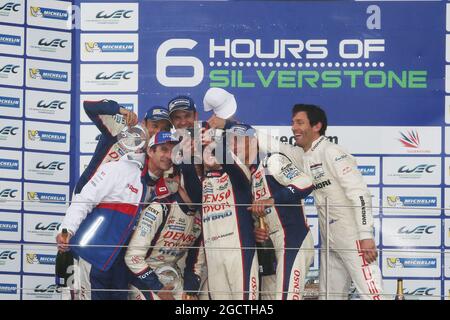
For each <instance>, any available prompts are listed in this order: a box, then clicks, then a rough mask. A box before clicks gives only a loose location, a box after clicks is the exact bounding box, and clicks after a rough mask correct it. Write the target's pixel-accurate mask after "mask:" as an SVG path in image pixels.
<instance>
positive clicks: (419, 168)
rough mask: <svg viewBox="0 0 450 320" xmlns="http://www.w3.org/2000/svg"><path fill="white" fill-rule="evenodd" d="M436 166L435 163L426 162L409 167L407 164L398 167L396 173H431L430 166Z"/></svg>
mask: <svg viewBox="0 0 450 320" xmlns="http://www.w3.org/2000/svg"><path fill="white" fill-rule="evenodd" d="M434 167H436V165H427V164H419V165H418V166H416V167H414V168H412V169H410V168H408V166H401V167H400V168H399V169H398V173H424V172H426V173H433V172H434V171H433V170H432V168H434Z"/></svg>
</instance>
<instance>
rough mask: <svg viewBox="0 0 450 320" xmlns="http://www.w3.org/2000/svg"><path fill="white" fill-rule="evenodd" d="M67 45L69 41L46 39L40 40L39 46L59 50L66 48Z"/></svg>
mask: <svg viewBox="0 0 450 320" xmlns="http://www.w3.org/2000/svg"><path fill="white" fill-rule="evenodd" d="M66 43H67V40H64V39H53V40H50V41H47V39H45V38H42V39H40V40H39V42H38V44H39V45H40V46H43V47H53V48H57V47H59V48H65V47H66Z"/></svg>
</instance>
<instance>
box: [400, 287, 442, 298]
mask: <svg viewBox="0 0 450 320" xmlns="http://www.w3.org/2000/svg"><path fill="white" fill-rule="evenodd" d="M434 290H436V288H427V287H420V288H417V289H415V290H413V291H407V290H404V292H403V293H404V294H405V295H408V296H432V295H433V293H432V291H434Z"/></svg>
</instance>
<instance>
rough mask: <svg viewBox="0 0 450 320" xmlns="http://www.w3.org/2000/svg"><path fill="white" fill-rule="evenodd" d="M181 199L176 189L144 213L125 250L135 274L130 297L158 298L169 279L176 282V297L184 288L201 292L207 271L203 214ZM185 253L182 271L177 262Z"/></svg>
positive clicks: (185, 290)
mask: <svg viewBox="0 0 450 320" xmlns="http://www.w3.org/2000/svg"><path fill="white" fill-rule="evenodd" d="M181 203H183V200H182V199H181V197H180V195H179V194H178V193H175V194H172V195H170V196H168V197H166V198H164V199H160V200H155V201H154V202H153V203H151V204H150V205H149V206H148V207H147V208H146V209H145V210H143V212H142V213H141V216H140V218H139V222H138V225H137V228H136V231H135V232H134V234H133V236H132V238H131V240H130V243H129V248H128V250H127V251H126V253H125V263H126V265H127V266H128V268H129V269H130V270H131V271H132V272H133V274H134V278H133V280H132V281H131V292H130V295H129V299H130V300H159V297H158V296H157V293H158V290H160V289H161V288H162V287H163V286H164V285H165V284H167V283H171V284H173V285H174V287H175V288H174V297H175V299H181V296H182V293H183V291H184V292H187V293H193V294H196V293H198V290H199V289H200V283H201V280H202V279H203V278H204V277H205V271H206V266H205V257H204V248H203V243H202V242H203V241H202V237H201V229H202V224H201V217H200V212H199V211H196V212H193V211H191V210H189V208H188V207H187V206H186V205H181ZM186 255H187V257H186V261H185V267H184V270H183V271H182V270H180V268H179V266H178V262H179V261H180V259H182V258H183V257H185V256H186ZM170 277H172V278H170ZM166 282H167V283H166Z"/></svg>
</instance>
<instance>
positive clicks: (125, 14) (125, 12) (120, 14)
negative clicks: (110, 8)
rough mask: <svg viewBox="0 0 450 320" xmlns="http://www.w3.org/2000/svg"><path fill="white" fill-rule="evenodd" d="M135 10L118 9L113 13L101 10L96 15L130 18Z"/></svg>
mask: <svg viewBox="0 0 450 320" xmlns="http://www.w3.org/2000/svg"><path fill="white" fill-rule="evenodd" d="M133 11H134V10H116V11H114V12H112V13H109V14H108V13H105V11H100V12H98V13H97V15H96V16H95V17H96V18H97V19H122V18H123V19H130V18H131V17H132V16H131V14H132V13H133Z"/></svg>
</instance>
